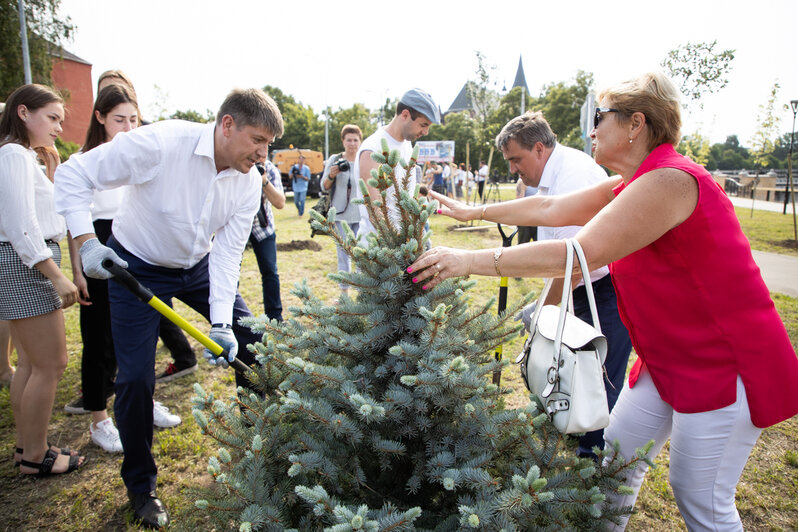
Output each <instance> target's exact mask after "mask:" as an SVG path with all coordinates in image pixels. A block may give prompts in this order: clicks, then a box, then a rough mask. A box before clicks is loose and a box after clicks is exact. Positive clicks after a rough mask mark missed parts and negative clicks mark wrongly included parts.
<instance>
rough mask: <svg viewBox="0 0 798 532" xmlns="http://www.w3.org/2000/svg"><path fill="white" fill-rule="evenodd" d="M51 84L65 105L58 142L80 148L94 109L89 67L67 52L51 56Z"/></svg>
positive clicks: (89, 64)
mask: <svg viewBox="0 0 798 532" xmlns="http://www.w3.org/2000/svg"><path fill="white" fill-rule="evenodd" d="M52 77H53V83H54V84H55V86H56V87H57V88H58V89H61V91H62V93H63V95H64V100H65V101H66V117H65V120H64V132H63V133H61V139H63V140H66V141H69V142H74V143H76V144H79V145H81V146H82V145H83V141H84V140H86V131H87V130H88V128H89V120H90V119H91V110H92V109H93V107H94V87H92V82H91V63H89V62H88V61H85V60H83V59H81V58H80V57H78V56H76V55H75V54H72V53H69V52H67V51H66V50H60V51H59V52H57V53H54V54H53V70H52Z"/></svg>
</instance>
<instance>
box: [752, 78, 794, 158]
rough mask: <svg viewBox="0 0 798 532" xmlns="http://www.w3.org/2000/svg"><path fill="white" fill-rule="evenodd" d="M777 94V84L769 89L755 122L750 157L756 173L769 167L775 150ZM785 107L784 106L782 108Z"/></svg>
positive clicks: (777, 117)
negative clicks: (765, 101) (757, 124)
mask: <svg viewBox="0 0 798 532" xmlns="http://www.w3.org/2000/svg"><path fill="white" fill-rule="evenodd" d="M778 94H779V82H778V81H777V82H775V83H774V84H773V87H772V88H771V89H770V97H769V98H768V100H767V103H765V104H764V105H760V106H759V114H758V116H757V122H758V123H759V127H758V128H757V130H756V132H755V133H754V137H753V138H752V139H751V155H752V156H753V161H754V165H755V166H756V169H757V172H758V171H759V170H760V169H765V168H767V167H768V166H769V163H770V156H771V155H772V154H773V150H774V149H775V145H774V142H773V141H774V139H775V137H776V136H777V135H778V128H779V115H778V114H777V112H776V101H777V100H778ZM784 107H786V105H785V106H784Z"/></svg>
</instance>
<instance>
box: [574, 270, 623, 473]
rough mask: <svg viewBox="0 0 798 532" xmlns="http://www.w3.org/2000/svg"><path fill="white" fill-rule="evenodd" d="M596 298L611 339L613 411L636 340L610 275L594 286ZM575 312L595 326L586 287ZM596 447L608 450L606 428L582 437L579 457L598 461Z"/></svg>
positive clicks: (608, 384) (578, 293)
mask: <svg viewBox="0 0 798 532" xmlns="http://www.w3.org/2000/svg"><path fill="white" fill-rule="evenodd" d="M593 295H594V296H595V298H596V310H597V311H598V316H599V322H600V323H601V332H602V333H604V336H606V337H607V359H606V360H605V361H604V368H605V369H606V371H607V376H606V378H605V379H604V389H605V390H606V391H607V406H609V409H610V412H611V411H612V408H613V407H614V406H615V402H616V401H617V400H618V395H619V394H620V393H621V388H623V379H624V376H625V375H626V365H627V363H628V362H629V353H631V352H632V340H630V339H629V332H628V331H627V330H626V326H625V325H624V324H623V322H622V321H621V316H620V315H619V314H618V299H617V297H616V295H615V287H614V286H613V285H612V279H611V278H610V276H609V275H605V276H604V277H602V278H601V279H599V280H598V281H596V282H594V283H593ZM574 311H575V313H576V315H577V317H579V318H580V319H581V320H582V321H584V322H586V323H589V324H591V325H593V318H592V316H591V315H590V303H588V301H587V292H585V287H584V286H580V287H579V288H577V289H576V290H574ZM595 446H598V448H599V449H603V448H604V429H600V430H594V431H593V432H588V433H587V434H585V435H584V436H581V437H580V438H579V451H578V454H579V456H588V457H591V458H595V454H594V453H593V451H592V449H593V447H595Z"/></svg>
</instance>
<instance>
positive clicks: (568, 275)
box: [535, 238, 601, 397]
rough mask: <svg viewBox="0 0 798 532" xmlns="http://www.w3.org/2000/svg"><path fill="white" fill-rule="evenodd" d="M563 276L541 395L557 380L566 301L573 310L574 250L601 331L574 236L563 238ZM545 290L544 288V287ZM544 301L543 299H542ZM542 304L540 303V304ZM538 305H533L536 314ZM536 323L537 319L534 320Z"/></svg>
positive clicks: (591, 311) (595, 322) (587, 277)
mask: <svg viewBox="0 0 798 532" xmlns="http://www.w3.org/2000/svg"><path fill="white" fill-rule="evenodd" d="M565 246H566V247H565V278H564V279H563V293H562V300H561V302H560V316H559V319H558V320H557V333H556V334H555V337H554V353H553V357H552V366H551V367H550V368H549V371H548V375H547V376H546V382H547V384H546V387H545V388H544V389H543V392H542V393H541V395H542V396H543V397H548V396H549V395H551V392H552V391H554V386H555V385H556V384H557V381H558V380H559V368H560V356H561V352H562V335H563V331H564V330H565V318H566V316H567V314H568V303H569V302H570V306H571V310H572V311H573V310H574V309H573V297H572V295H573V294H572V291H571V279H572V277H573V266H574V252H576V257H577V260H578V261H579V269H580V270H581V271H582V281H583V282H584V284H585V292H586V293H587V300H588V304H589V305H590V315H591V317H592V318H593V327H594V328H595V329H596V330H597V331H598V332H599V333H601V323H600V322H599V319H598V310H597V309H596V299H595V297H594V295H593V285H592V283H591V282H590V270H588V266H587V259H586V258H585V252H584V251H583V250H582V246H581V245H580V244H579V242H578V241H577V240H576V239H575V238H568V239H566V240H565ZM550 281H551V280H547V281H546V284H547V287H548V288H551V286H550V285H551V283H550ZM544 290H545V288H544ZM544 301H545V299H544ZM541 306H542V305H541ZM537 311H538V307H535V312H536V314H537ZM535 323H537V321H535Z"/></svg>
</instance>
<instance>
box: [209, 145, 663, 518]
mask: <svg viewBox="0 0 798 532" xmlns="http://www.w3.org/2000/svg"><path fill="white" fill-rule="evenodd" d="M417 155H418V149H417V148H416V150H415V151H414V152H413V156H412V158H411V159H410V161H403V160H400V158H399V153H398V152H397V151H395V150H394V151H393V152H391V151H389V149H388V146H387V143H385V142H384V141H383V146H382V153H372V158H373V159H374V160H375V161H376V162H377V163H379V165H380V166H379V167H378V169H377V170H375V171H373V172H372V177H371V179H370V180H369V184H370V185H371V186H373V187H375V188H376V189H377V190H379V191H380V196H381V201H372V200H371V198H370V197H369V195H368V192H367V190H366V188H365V185H364V184H363V183H361V189H362V191H363V200H358V202H359V203H363V204H364V205H365V208H366V209H367V211H368V212H369V216H370V217H371V220H372V223H373V225H374V226H375V228H376V233H374V234H371V235H368V237H367V238H366V239H365V242H363V241H358V239H357V237H356V236H355V234H354V233H353V232H352V230H351V229H350V228H349V226H348V225H347V224H346V223H344V224H343V226H344V230H343V232H342V233H341V234H339V233H338V232H337V231H336V230H335V209H333V208H331V209H330V211H329V214H328V216H327V218H326V219H325V218H323V217H322V216H321V215H319V214H318V213H316V212H315V211H312V210H311V211H310V212H311V215H312V216H313V217H314V220H313V222H312V225H313V227H314V228H315V229H316V230H318V231H321V232H324V233H327V234H329V235H330V236H331V237H332V238H333V239H334V240H335V241H336V242H337V243H338V245H340V246H341V247H342V248H343V249H344V250H345V251H346V252H347V253H348V254H349V255H350V256H351V257H352V260H353V262H354V265H355V267H356V271H355V272H353V273H340V272H339V273H335V274H330V275H328V277H329V278H330V279H331V281H334V282H337V283H343V284H346V285H348V286H350V287H352V288H354V289H355V290H354V291H355V292H356V293H357V297H356V298H355V299H351V298H350V297H349V296H348V295H342V296H341V297H340V299H339V300H338V301H337V304H335V305H330V304H327V303H326V302H324V301H322V300H321V299H319V298H318V297H316V296H315V295H314V294H313V293H312V291H311V290H310V288H309V287H308V286H307V283H305V282H302V283H299V284H297V285H296V286H295V287H294V289H293V290H292V293H293V294H294V295H296V296H297V297H298V298H299V300H300V301H301V304H300V305H299V306H296V307H291V308H290V309H289V311H290V314H291V317H290V318H289V319H287V320H286V321H284V322H282V323H278V322H276V321H269V320H268V319H266V318H265V317H262V318H252V319H249V320H247V322H246V323H247V325H250V326H252V327H253V329H254V330H256V331H258V332H262V333H263V334H264V336H263V341H262V343H257V344H255V345H253V346H249V348H250V349H251V350H252V351H253V352H254V353H255V354H256V356H257V360H258V363H259V365H258V366H256V367H255V368H253V369H254V371H253V372H252V373H251V376H252V379H253V383H254V386H255V387H256V388H257V389H259V390H262V391H263V397H260V396H259V395H257V394H255V393H251V392H245V390H243V389H241V388H239V389H238V393H237V395H236V396H235V397H231V398H229V399H228V400H227V401H222V400H218V399H216V398H215V397H214V395H213V394H212V393H206V392H205V391H204V390H203V389H202V388H201V387H200V386H199V385H196V387H195V391H196V396H195V397H194V398H193V403H194V418H195V420H196V421H197V423H198V424H199V426H200V427H201V429H202V431H203V433H204V434H206V435H207V436H208V437H209V438H210V439H213V440H215V441H216V442H217V443H218V445H220V449H219V452H218V453H217V456H216V457H213V458H212V459H211V460H210V461H209V465H208V472H209V473H210V475H211V476H212V477H213V478H214V480H215V484H214V486H213V487H212V488H211V489H210V490H207V491H208V492H207V494H206V495H207V496H206V497H204V498H203V499H202V500H199V501H197V502H196V507H197V508H198V511H202V512H204V513H207V514H208V515H209V516H210V518H211V520H212V521H213V522H214V523H215V524H216V525H217V526H218V527H219V528H220V529H230V528H231V525H232V528H234V529H235V528H238V529H239V530H252V531H256V530H266V531H277V530H302V531H307V530H325V531H334V532H339V531H340V532H343V531H350V530H373V531H378V530H386V531H387V530H396V531H398V530H436V531H444V530H460V529H475V530H476V529H479V530H487V531H500V530H505V531H511V530H517V531H521V530H533V529H539V530H601V529H602V528H603V527H605V526H606V525H607V523H608V522H609V521H611V520H614V519H616V518H617V517H618V516H619V515H621V514H622V513H623V512H621V511H617V510H613V509H611V508H610V507H609V505H608V503H607V502H606V499H607V497H608V496H611V495H612V494H613V493H618V492H624V491H626V490H625V489H624V487H623V486H622V484H621V483H622V480H623V478H624V475H625V474H626V473H627V472H628V470H629V469H630V468H632V467H634V466H635V464H636V463H637V462H639V461H641V460H645V461H646V462H649V460H648V459H647V458H646V457H645V453H642V452H641V453H640V454H639V455H638V456H635V457H633V458H632V459H631V460H630V461H629V462H625V461H623V460H621V459H620V458H615V459H613V460H612V461H611V462H610V463H609V464H607V465H606V466H603V465H600V464H595V463H594V462H593V461H591V460H587V459H578V458H576V457H575V456H574V450H573V449H574V445H573V443H572V442H571V441H569V440H568V439H566V438H565V437H563V436H562V435H561V434H560V433H559V432H558V431H557V430H556V429H555V428H554V426H553V425H552V424H551V423H550V421H549V419H548V418H547V416H546V415H545V414H544V413H542V410H541V408H540V404H539V403H537V402H535V401H531V402H530V403H529V404H528V405H527V406H526V407H525V408H522V409H517V410H506V409H504V408H503V401H502V400H501V399H502V397H503V396H504V395H505V394H507V393H509V390H507V389H505V388H500V387H497V386H495V385H494V384H492V383H491V382H490V377H491V375H492V374H493V372H494V370H495V369H497V368H501V367H502V366H504V365H505V364H506V363H505V362H497V361H495V360H494V358H493V356H492V355H491V354H492V353H493V352H494V349H495V347H496V346H498V345H500V344H502V343H505V342H506V341H508V340H509V338H510V337H511V336H512V335H514V334H517V333H518V330H519V327H520V326H515V325H513V322H512V321H511V320H509V321H508V317H509V316H512V315H513V314H514V313H515V312H516V311H517V310H518V309H519V308H520V307H521V306H523V305H524V304H525V303H526V302H527V300H528V299H529V298H526V299H522V300H521V301H519V303H518V304H517V305H516V306H515V308H511V309H509V310H508V311H507V312H505V313H504V314H503V315H502V316H500V317H496V316H495V315H494V314H493V313H492V312H490V307H492V306H493V304H494V301H493V300H491V301H489V302H488V303H486V304H485V305H483V306H481V307H479V308H476V309H471V308H469V305H468V297H467V296H466V291H467V290H468V289H469V288H470V287H471V286H473V284H474V283H475V281H469V280H465V279H449V280H446V281H444V282H443V283H441V284H440V285H438V286H436V287H435V288H434V289H432V290H430V291H426V290H422V288H421V287H420V286H418V285H417V284H414V283H413V282H412V280H411V278H412V275H408V274H407V273H406V268H407V267H408V266H409V265H410V264H411V263H412V262H413V261H414V260H415V258H416V257H417V256H418V255H419V254H420V250H421V249H423V245H424V243H425V242H426V241H427V240H428V239H429V237H430V235H429V233H425V231H424V222H425V221H426V220H427V219H428V217H429V216H430V215H431V214H432V213H433V212H435V210H436V209H437V202H428V201H427V200H426V199H421V200H419V199H416V191H415V190H410V189H409V188H408V185H407V182H406V180H397V179H395V175H396V168H397V167H398V166H401V167H402V168H403V169H405V172H412V171H414V168H415V164H416V157H417ZM388 194H393V197H394V199H395V200H396V204H397V205H398V206H399V212H398V215H395V216H394V217H393V218H391V215H390V213H389V211H388V207H387V201H386V200H387V198H388ZM392 220H393V221H392ZM598 454H599V457H600V458H603V456H604V455H605V453H604V452H599V453H598ZM624 511H625V512H627V513H628V511H630V509H625V510H624Z"/></svg>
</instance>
